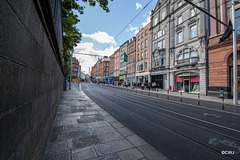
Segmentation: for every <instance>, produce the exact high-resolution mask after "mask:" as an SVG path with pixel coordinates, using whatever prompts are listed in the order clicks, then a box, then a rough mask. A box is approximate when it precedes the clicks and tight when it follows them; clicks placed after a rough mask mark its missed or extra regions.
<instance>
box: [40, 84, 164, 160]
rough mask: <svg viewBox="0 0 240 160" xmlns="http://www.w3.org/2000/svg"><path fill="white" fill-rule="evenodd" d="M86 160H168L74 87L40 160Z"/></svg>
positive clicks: (62, 102)
mask: <svg viewBox="0 0 240 160" xmlns="http://www.w3.org/2000/svg"><path fill="white" fill-rule="evenodd" d="M88 159H93V160H167V158H166V157H165V156H164V155H163V154H161V153H160V152H159V151H157V150H156V149H155V148H154V147H152V146H151V145H149V144H148V143H147V142H145V141H144V140H143V139H141V138H140V137H139V136H138V135H136V134H135V133H134V132H132V131H131V130H129V129H128V128H127V127H125V126H124V125H123V124H121V123H120V122H118V121H117V120H116V119H115V118H113V117H112V116H111V115H110V114H109V113H107V112H106V111H104V110H103V109H102V108H101V107H100V106H98V105H97V104H96V103H94V102H93V101H92V100H91V99H90V98H89V97H88V96H87V95H86V94H85V93H84V92H83V91H82V90H81V88H80V87H78V86H77V84H73V85H72V89H71V90H67V91H64V92H63V94H62V97H61V100H60V104H59V107H58V111H57V113H56V117H55V120H54V122H53V125H52V129H51V133H50V135H49V139H48V143H47V146H46V149H45V152H44V156H43V160H88Z"/></svg>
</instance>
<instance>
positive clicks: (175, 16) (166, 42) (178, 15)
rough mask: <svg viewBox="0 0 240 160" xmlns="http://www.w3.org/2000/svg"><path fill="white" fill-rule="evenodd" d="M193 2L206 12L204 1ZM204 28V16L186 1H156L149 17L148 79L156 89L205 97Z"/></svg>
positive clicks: (205, 30) (205, 60)
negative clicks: (149, 69)
mask: <svg viewBox="0 0 240 160" xmlns="http://www.w3.org/2000/svg"><path fill="white" fill-rule="evenodd" d="M194 3H195V4H196V5H198V6H200V7H202V8H205V9H207V1H197V0H195V1H194ZM207 26H208V23H207V16H206V15H204V13H202V12H200V11H199V10H196V9H195V8H194V7H192V6H191V5H189V4H188V3H186V2H185V1H183V0H178V1H165V2H164V1H160V0H159V1H158V3H157V5H156V7H155V9H154V10H153V11H152V14H151V41H152V43H151V54H152V56H151V65H152V69H151V78H152V81H156V83H157V85H158V86H159V88H162V89H170V90H172V91H181V92H188V93H201V94H203V95H206V92H207V84H206V81H207V77H206V74H207V53H206V50H205V48H206V46H207V43H208V41H207V40H206V39H207V34H208V30H207Z"/></svg>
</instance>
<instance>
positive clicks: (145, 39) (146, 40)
mask: <svg viewBox="0 0 240 160" xmlns="http://www.w3.org/2000/svg"><path fill="white" fill-rule="evenodd" d="M145 47H147V39H145Z"/></svg>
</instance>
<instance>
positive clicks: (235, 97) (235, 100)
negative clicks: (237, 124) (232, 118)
mask: <svg viewBox="0 0 240 160" xmlns="http://www.w3.org/2000/svg"><path fill="white" fill-rule="evenodd" d="M232 19H233V104H238V81H237V44H236V43H237V41H236V30H235V28H236V26H235V2H234V0H232Z"/></svg>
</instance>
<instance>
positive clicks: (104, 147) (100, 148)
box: [94, 139, 133, 156]
mask: <svg viewBox="0 0 240 160" xmlns="http://www.w3.org/2000/svg"><path fill="white" fill-rule="evenodd" d="M94 147H95V149H96V151H97V154H98V155H100V156H101V155H106V154H110V153H114V152H119V151H122V150H126V149H129V148H132V147H133V145H132V144H131V143H130V142H129V141H127V140H126V139H122V140H117V141H111V142H108V143H104V144H98V145H95V146H94Z"/></svg>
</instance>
